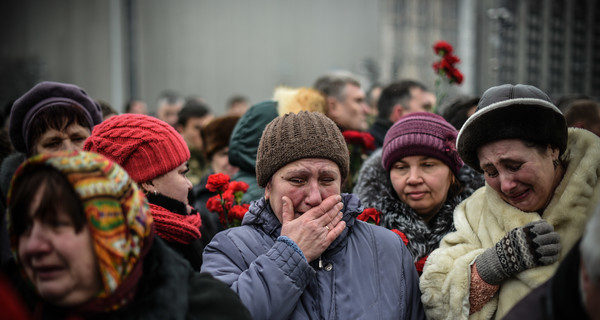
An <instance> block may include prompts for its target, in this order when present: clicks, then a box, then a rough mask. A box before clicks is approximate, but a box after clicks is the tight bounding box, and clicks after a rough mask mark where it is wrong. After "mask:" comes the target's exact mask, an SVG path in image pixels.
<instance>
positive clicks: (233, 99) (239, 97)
mask: <svg viewBox="0 0 600 320" xmlns="http://www.w3.org/2000/svg"><path fill="white" fill-rule="evenodd" d="M236 103H248V98H246V97H244V96H242V95H239V94H236V95H234V96H231V98H229V100H227V108H231V107H233V105H234V104H236Z"/></svg>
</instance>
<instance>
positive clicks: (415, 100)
mask: <svg viewBox="0 0 600 320" xmlns="http://www.w3.org/2000/svg"><path fill="white" fill-rule="evenodd" d="M410 97H411V98H410V100H409V101H408V103H407V105H406V106H405V113H404V114H407V113H411V112H426V111H431V109H432V108H433V106H434V105H435V95H434V94H433V93H431V92H429V91H423V89H421V88H419V87H412V88H410Z"/></svg>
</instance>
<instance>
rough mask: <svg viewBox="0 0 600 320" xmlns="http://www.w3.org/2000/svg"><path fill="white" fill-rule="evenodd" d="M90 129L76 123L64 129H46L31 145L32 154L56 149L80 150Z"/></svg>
mask: <svg viewBox="0 0 600 320" xmlns="http://www.w3.org/2000/svg"><path fill="white" fill-rule="evenodd" d="M89 136H90V130H89V129H88V128H87V127H83V126H82V125H80V124H78V123H73V124H71V125H69V126H68V127H66V128H64V130H60V131H59V130H56V129H48V130H47V131H46V132H44V133H43V134H42V135H41V136H40V138H39V139H38V140H37V142H35V143H34V145H33V154H39V153H48V152H56V151H73V150H82V148H83V143H84V142H85V139H87V138H88V137H89Z"/></svg>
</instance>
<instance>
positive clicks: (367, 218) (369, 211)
mask: <svg viewBox="0 0 600 320" xmlns="http://www.w3.org/2000/svg"><path fill="white" fill-rule="evenodd" d="M380 217H381V212H379V211H377V210H376V209H375V208H366V209H364V210H363V212H362V213H361V214H359V215H358V217H356V219H358V220H361V221H364V222H373V223H375V224H376V225H379V222H380Z"/></svg>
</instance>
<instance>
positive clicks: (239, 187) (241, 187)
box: [229, 181, 249, 193]
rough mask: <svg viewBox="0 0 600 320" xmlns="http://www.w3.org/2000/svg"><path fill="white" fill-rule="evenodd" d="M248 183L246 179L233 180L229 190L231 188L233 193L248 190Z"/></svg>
mask: <svg viewBox="0 0 600 320" xmlns="http://www.w3.org/2000/svg"><path fill="white" fill-rule="evenodd" d="M248 188H249V186H248V184H247V183H245V182H244V181H231V182H230V183H229V190H231V191H232V192H233V193H236V192H240V191H241V192H246V191H248Z"/></svg>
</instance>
